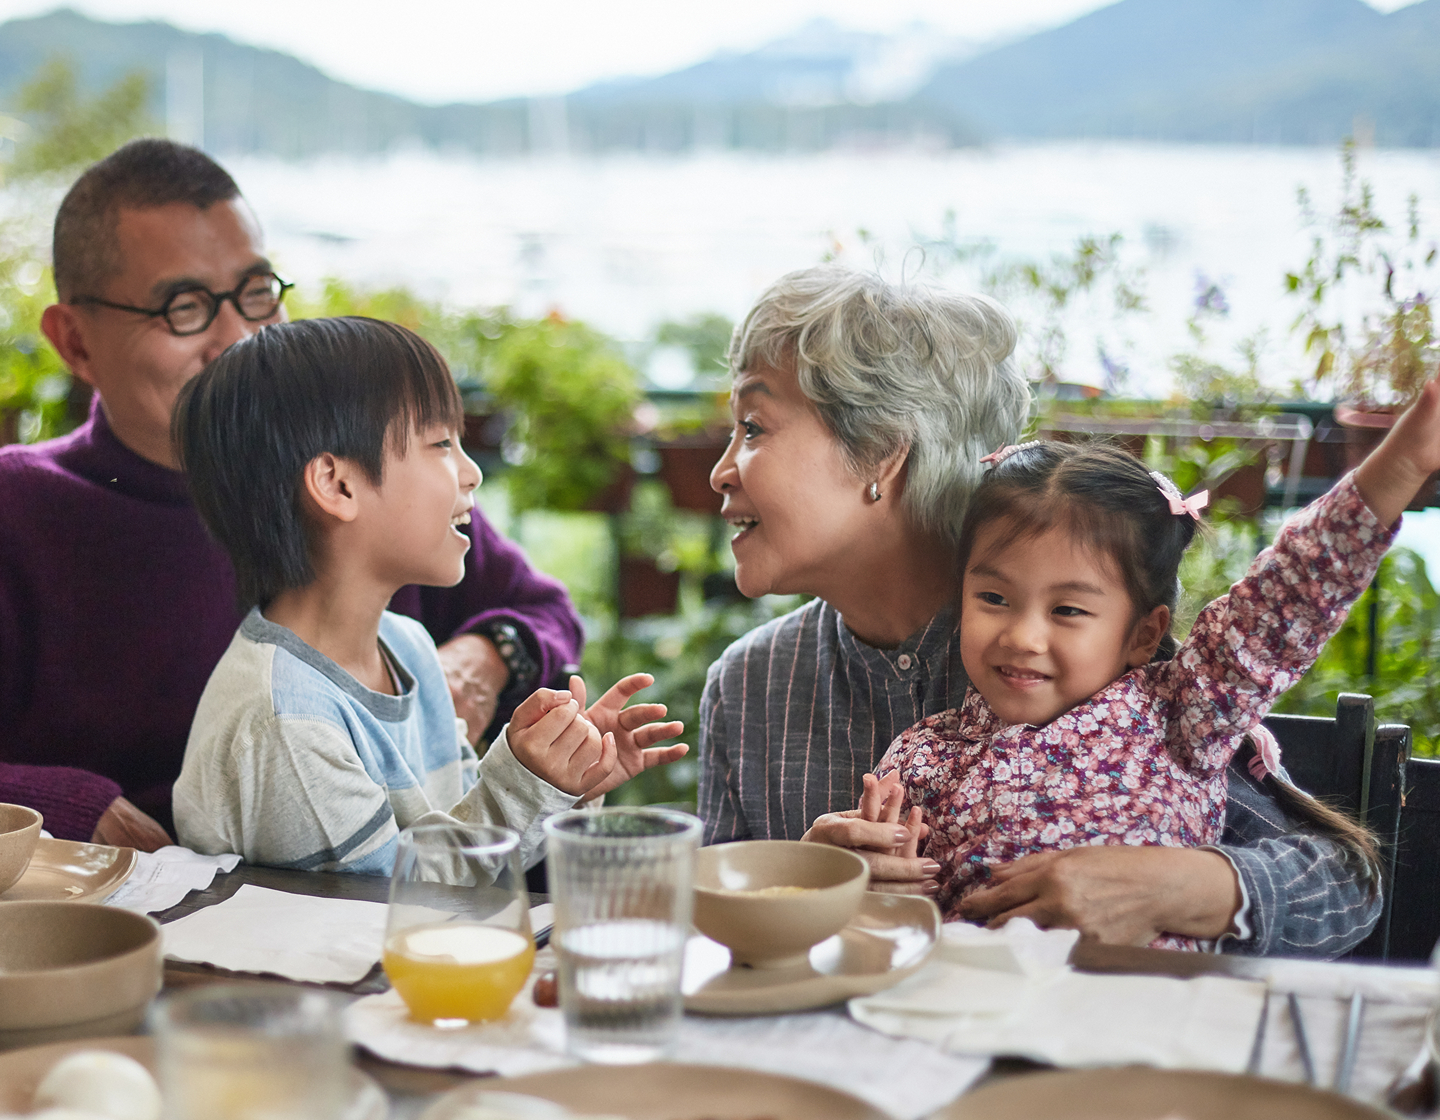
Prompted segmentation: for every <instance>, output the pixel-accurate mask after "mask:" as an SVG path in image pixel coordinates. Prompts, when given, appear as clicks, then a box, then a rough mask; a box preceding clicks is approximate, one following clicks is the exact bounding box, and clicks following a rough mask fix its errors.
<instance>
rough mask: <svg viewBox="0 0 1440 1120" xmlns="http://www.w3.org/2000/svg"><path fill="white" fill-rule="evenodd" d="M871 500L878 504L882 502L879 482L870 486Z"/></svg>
mask: <svg viewBox="0 0 1440 1120" xmlns="http://www.w3.org/2000/svg"><path fill="white" fill-rule="evenodd" d="M870 500H871V501H872V502H878V501H879V500H880V484H879V483H878V482H872V483H871V484H870Z"/></svg>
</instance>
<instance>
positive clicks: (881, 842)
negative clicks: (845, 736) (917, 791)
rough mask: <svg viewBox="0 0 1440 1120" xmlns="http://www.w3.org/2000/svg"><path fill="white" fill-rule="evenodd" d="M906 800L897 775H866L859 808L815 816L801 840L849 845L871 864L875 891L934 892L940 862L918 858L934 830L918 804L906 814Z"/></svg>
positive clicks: (937, 886) (848, 846) (938, 887)
mask: <svg viewBox="0 0 1440 1120" xmlns="http://www.w3.org/2000/svg"><path fill="white" fill-rule="evenodd" d="M904 804H905V791H904V789H903V788H902V787H901V785H900V776H899V775H898V774H890V775H888V776H886V777H885V778H884V779H883V780H881V779H877V778H876V777H875V775H874V774H866V775H865V777H864V788H863V789H862V791H861V794H860V807H859V808H857V809H851V810H849V811H848V812H844V813H826V814H825V815H824V816H820V817H816V818H815V823H814V824H813V825H811V826H810V828H809V830H808V831H807V832H806V833H805V835H804V836H802V837H801V839H802V840H808V841H810V842H811V843H813V844H830V845H832V846H834V847H837V848H848V849H850V850H851V851H852V852H854V853H855V854H856V855H858V856H860V857H861V858H862V859H864V860H865V862H866V863H868V864H869V865H870V889H871V890H872V891H882V892H886V893H889V894H934V893H935V892H936V891H938V890H939V889H940V884H939V883H938V882H937V881H936V878H935V876H937V875H939V874H940V865H939V864H938V863H936V862H935V861H934V860H933V859H921V858H920V857H919V849H920V845H921V843H923V842H924V840H925V837H926V836H927V835H929V832H930V829H929V827H928V826H927V825H924V824H922V823H921V821H920V808H919V806H915V807H914V808H912V809H911V810H910V811H909V812H908V813H904ZM902 813H904V820H902V819H901V814H902Z"/></svg>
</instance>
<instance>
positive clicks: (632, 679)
mask: <svg viewBox="0 0 1440 1120" xmlns="http://www.w3.org/2000/svg"><path fill="white" fill-rule="evenodd" d="M654 683H655V678H654V677H652V676H651V675H650V674H649V673H632V674H630V676H628V677H623V678H622V679H620V680H619V681H617V682H616V683H615V684H614V685H613V686H611V688H610V690H609V691H608V692H606V693H605V695H604V696H602V697H600V699H599V700H596V701H595V703H594V704H592V705H590V707H589V708H588V709H586V710H585V717H586V718H587V719H588V720H589V721H590V722H591V723H593V724H594V725H595V726H596V727H597V728H599V729H600V731H601V732H603V733H606V734H609V735H610V736H612V738H613V739H614V742H615V765H614V767H613V768H611V770H610V771H609V773H607V774H604V775H600V774H599V773H598V772H597V776H596V781H595V784H594V785H593V786H591V787H590V788H589V789H587V790H586V791H585V797H586V798H587V799H589V798H592V797H599V796H600V795H601V794H603V793H609V792H610V791H611V790H612V789H614V788H615V787H616V786H619V785H622V784H624V783H625V782H628V781H629V780H630V779H631V778H633V777H634V776H635V775H636V774H638V773H640V772H641V771H642V770H649V769H650V767H652V766H663V765H665V764H666V763H667V762H674V761H675V760H676V759H680V758H684V757H685V755H686V754H688V753H689V751H690V748H689V747H687V746H686V745H685V744H684V743H675V744H674V745H672V746H668V747H657V746H655V745H654V744H656V743H658V742H660V740H661V739H673V738H674V737H675V736H676V735H680V734H683V733H684V731H685V725H684V724H683V723H681V722H680V721H679V720H670V721H669V722H668V723H660V722H658V721H659V720H661V719H662V718H663V717H664V715H665V705H664V704H636V705H635V706H634V707H632V708H627V707H625V705H626V703H627V702H628V701H629V699H630V698H631V697H632V696H634V695H635V694H636V693H637V692H639V691H640V690H641V689H645V688H649V687H650V686H651V685H652V684H654ZM570 692H571V693H572V694H573V695H574V696H575V699H576V702H577V703H578V704H579V705H580V707H581V708H582V709H584V708H585V682H584V681H583V680H581V679H580V678H579V677H571V678H570Z"/></svg>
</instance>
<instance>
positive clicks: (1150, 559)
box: [960, 442, 1196, 660]
mask: <svg viewBox="0 0 1440 1120" xmlns="http://www.w3.org/2000/svg"><path fill="white" fill-rule="evenodd" d="M994 522H1004V523H1006V526H1007V527H1006V530H1005V533H1004V535H1003V536H1002V537H1001V539H1000V540H999V541H997V542H996V547H997V548H1004V547H1005V546H1007V545H1009V544H1012V543H1013V542H1015V541H1017V540H1025V539H1027V538H1032V537H1038V536H1040V535H1042V534H1044V533H1047V532H1049V531H1050V530H1051V529H1056V528H1059V529H1064V530H1065V531H1066V532H1068V533H1069V534H1070V535H1071V536H1072V537H1073V538H1074V539H1075V540H1076V541H1078V542H1079V543H1081V544H1082V545H1084V546H1085V547H1087V548H1090V549H1092V550H1093V551H1094V552H1095V553H1096V555H1098V556H1104V557H1108V558H1109V559H1110V560H1111V561H1112V562H1113V563H1114V564H1115V567H1116V570H1117V571H1118V572H1119V574H1120V578H1121V581H1122V582H1123V583H1124V584H1125V590H1126V591H1128V592H1129V593H1130V599H1131V602H1133V603H1134V604H1135V612H1136V617H1137V618H1141V617H1144V616H1145V615H1147V614H1149V613H1150V612H1151V611H1152V610H1154V609H1155V608H1156V607H1159V606H1165V607H1169V608H1170V613H1171V615H1172V616H1173V615H1174V613H1175V603H1176V599H1177V597H1178V593H1179V587H1180V584H1179V578H1178V577H1179V572H1180V560H1181V558H1182V557H1183V556H1184V555H1185V550H1186V549H1187V548H1189V547H1190V542H1191V541H1192V540H1193V539H1194V537H1195V528H1196V521H1195V519H1194V518H1193V517H1191V516H1189V515H1188V514H1185V515H1179V514H1174V513H1171V512H1170V502H1169V499H1167V498H1166V497H1165V495H1164V494H1162V493H1161V492H1160V486H1159V483H1158V482H1157V481H1156V479H1155V477H1154V476H1153V475H1151V473H1150V472H1149V471H1148V470H1146V469H1145V467H1144V466H1143V465H1142V464H1141V463H1140V461H1139V460H1138V459H1136V458H1135V456H1133V455H1131V454H1130V453H1129V452H1128V451H1124V450H1122V449H1121V448H1118V447H1113V446H1110V445H1109V444H1104V443H1083V444H1076V443H1050V442H1041V443H1033V444H1028V445H1026V446H1024V447H1023V448H1022V449H1021V450H1019V451H1016V452H1014V453H1012V454H1011V455H1009V456H1008V457H1007V458H1005V459H1004V460H1002V461H1001V462H999V463H997V464H996V465H995V466H994V467H992V468H991V469H990V470H989V471H988V472H987V473H986V474H985V476H984V477H983V478H982V479H981V480H980V485H979V486H977V487H976V488H975V494H974V496H973V497H972V498H971V499H970V508H969V509H968V510H967V512H966V514H965V521H964V525H963V527H962V529H961V534H960V571H961V573H962V575H963V573H964V572H965V571H966V570H967V569H968V568H969V566H970V550H971V548H972V547H973V546H974V542H975V535H976V533H978V532H979V530H980V529H981V528H982V527H984V526H986V525H989V524H992V523H994ZM1175 649H1176V642H1175V639H1174V637H1173V636H1171V635H1170V634H1168V633H1167V634H1166V635H1165V637H1164V638H1163V639H1161V642H1160V648H1159V649H1158V650H1157V651H1156V653H1155V658H1156V660H1165V659H1168V658H1170V657H1172V656H1173V655H1174V653H1175Z"/></svg>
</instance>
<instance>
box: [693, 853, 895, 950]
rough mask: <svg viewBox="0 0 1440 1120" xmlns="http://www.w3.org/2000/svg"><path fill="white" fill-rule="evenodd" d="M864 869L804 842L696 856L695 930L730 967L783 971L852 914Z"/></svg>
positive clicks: (851, 856) (859, 862)
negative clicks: (721, 949) (719, 948)
mask: <svg viewBox="0 0 1440 1120" xmlns="http://www.w3.org/2000/svg"><path fill="white" fill-rule="evenodd" d="M869 885H870V866H869V864H867V863H866V862H865V861H864V860H863V859H861V858H860V857H859V856H858V855H856V854H855V853H854V852H851V851H846V850H845V849H844V848H832V847H830V846H829V845H828V844H808V843H806V842H805V841H803V840H742V841H739V842H738V843H734V844H717V845H715V846H714V847H712V848H701V849H700V851H699V852H697V853H696V854H695V928H696V929H698V930H699V931H700V932H701V933H703V934H704V935H705V936H706V937H709V938H713V939H714V940H716V941H718V942H720V944H722V945H724V946H726V947H727V948H728V949H729V950H730V956H731V958H732V960H733V961H734V963H735V964H739V965H748V966H749V967H751V968H790V967H792V966H795V965H798V964H802V963H803V962H804V961H805V959H806V954H807V953H808V952H809V950H810V946H812V945H816V944H818V943H819V942H821V941H824V940H825V939H826V938H827V937H830V936H831V935H832V934H836V933H839V932H840V931H841V930H842V929H844V928H845V923H846V922H848V921H849V920H850V919H851V918H853V917H854V916H855V911H856V910H858V909H859V908H860V900H861V898H862V897H863V896H864V894H865V888H866V887H868V886H869Z"/></svg>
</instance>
